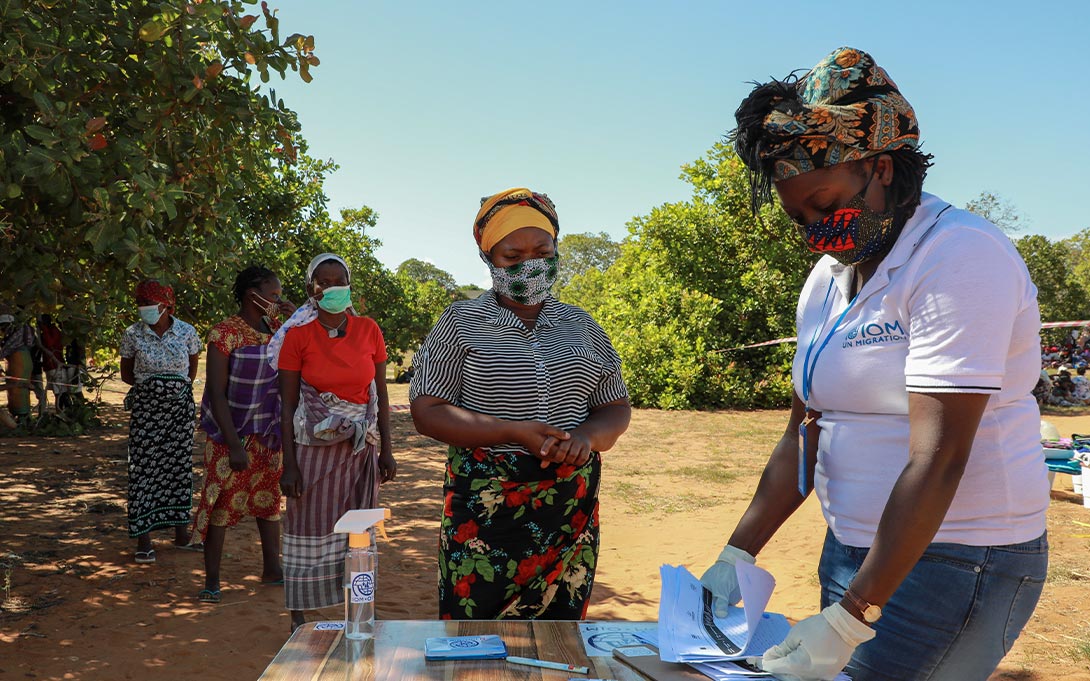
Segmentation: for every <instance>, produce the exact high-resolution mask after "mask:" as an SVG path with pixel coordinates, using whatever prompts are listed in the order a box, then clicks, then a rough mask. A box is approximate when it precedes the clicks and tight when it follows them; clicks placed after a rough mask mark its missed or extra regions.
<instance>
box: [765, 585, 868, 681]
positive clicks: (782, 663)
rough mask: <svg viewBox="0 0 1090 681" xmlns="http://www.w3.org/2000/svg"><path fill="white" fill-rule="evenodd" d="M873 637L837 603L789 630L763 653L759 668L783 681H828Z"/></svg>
mask: <svg viewBox="0 0 1090 681" xmlns="http://www.w3.org/2000/svg"><path fill="white" fill-rule="evenodd" d="M874 634H875V631H874V629H871V628H870V627H868V626H867V625H866V624H863V623H862V622H860V621H859V620H857V619H855V618H854V617H852V616H851V615H850V614H849V613H848V611H847V610H845V609H844V607H843V606H841V605H840V603H833V604H832V605H830V606H829V607H827V608H825V609H824V610H822V611H821V612H820V613H818V614H817V615H814V616H813V617H807V618H806V619H804V620H803V621H801V622H799V623H798V624H796V625H795V626H793V627H791V631H789V632H787V638H786V639H784V642H783V643H781V644H779V645H778V646H772V647H771V648H769V649H768V650H766V651H765V654H764V657H762V658H761V659H760V667H761V669H763V670H765V671H766V672H772V673H773V674H775V675H776V676H782V677H784V678H790V679H799V680H800V681H829V680H831V679H834V678H836V675H837V674H839V673H840V672H841V671H842V670H843V669H844V665H846V664H848V660H850V659H852V653H853V652H854V651H855V649H856V647H857V646H859V644H861V643H866V642H867V641H869V640H871V639H872V638H874Z"/></svg>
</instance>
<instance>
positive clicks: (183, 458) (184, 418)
mask: <svg viewBox="0 0 1090 681" xmlns="http://www.w3.org/2000/svg"><path fill="white" fill-rule="evenodd" d="M125 406H126V407H127V408H128V409H130V410H131V412H132V415H131V417H130V419H129V536H130V537H136V536H139V535H142V534H145V533H147V532H149V531H151V530H154V529H157V528H161V527H170V526H172V525H188V524H189V521H190V512H191V511H192V507H193V428H194V426H195V418H196V406H195V405H194V404H193V386H192V385H191V384H190V383H189V381H188V380H186V379H185V378H184V377H182V376H176V375H155V376H152V377H150V378H148V379H146V380H144V381H143V382H142V383H138V384H137V385H135V386H133V388H132V389H131V390H130V391H129V394H128V396H127V397H126V398H125Z"/></svg>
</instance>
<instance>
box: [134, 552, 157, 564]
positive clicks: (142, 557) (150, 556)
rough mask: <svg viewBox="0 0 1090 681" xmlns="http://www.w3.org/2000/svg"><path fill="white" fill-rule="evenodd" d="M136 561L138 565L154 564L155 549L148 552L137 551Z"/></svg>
mask: <svg viewBox="0 0 1090 681" xmlns="http://www.w3.org/2000/svg"><path fill="white" fill-rule="evenodd" d="M135 560H136V562H137V563H154V562H155V549H148V550H147V551H137V552H136V558H135Z"/></svg>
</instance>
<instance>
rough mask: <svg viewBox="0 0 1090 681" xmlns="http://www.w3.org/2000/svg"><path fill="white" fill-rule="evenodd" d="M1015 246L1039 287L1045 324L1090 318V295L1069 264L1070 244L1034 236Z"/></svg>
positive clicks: (1039, 303) (1015, 243)
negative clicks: (1088, 316) (1089, 316)
mask: <svg viewBox="0 0 1090 681" xmlns="http://www.w3.org/2000/svg"><path fill="white" fill-rule="evenodd" d="M1014 245H1015V246H1016V247H1017V248H1018V252H1019V253H1021V254H1022V259H1023V260H1025V261H1026V267H1027V268H1028V269H1029V275H1030V279H1032V280H1033V283H1034V284H1036V286H1037V304H1038V305H1039V306H1040V308H1041V320H1042V321H1046V322H1058V321H1067V320H1073V319H1086V318H1087V315H1090V293H1088V289H1087V288H1086V287H1085V286H1084V285H1083V283H1082V282H1080V281H1079V279H1078V278H1077V276H1076V273H1075V271H1074V270H1073V269H1072V267H1071V265H1070V262H1071V260H1072V252H1071V248H1070V246H1069V245H1068V244H1066V243H1065V242H1062V241H1049V240H1048V238H1046V237H1043V236H1041V235H1039V234H1031V235H1028V236H1024V237H1022V238H1021V239H1018V240H1017V241H1015V242H1014Z"/></svg>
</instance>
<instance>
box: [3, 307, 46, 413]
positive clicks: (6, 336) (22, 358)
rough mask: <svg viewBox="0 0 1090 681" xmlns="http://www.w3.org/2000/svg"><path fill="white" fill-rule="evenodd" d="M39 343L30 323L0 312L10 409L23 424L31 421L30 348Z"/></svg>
mask: <svg viewBox="0 0 1090 681" xmlns="http://www.w3.org/2000/svg"><path fill="white" fill-rule="evenodd" d="M36 344H37V339H36V338H35V337H34V330H33V329H31V328H30V325H29V324H24V323H22V322H18V321H16V319H15V316H14V315H12V314H10V313H4V314H0V360H5V361H6V362H7V368H6V381H5V382H6V387H7V392H8V411H9V412H11V415H12V416H13V417H14V419H15V422H16V423H17V424H18V425H20V426H28V425H30V389H31V385H30V384H31V378H32V372H33V367H34V361H33V359H32V357H31V349H32V348H33V347H35V345H36Z"/></svg>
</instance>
